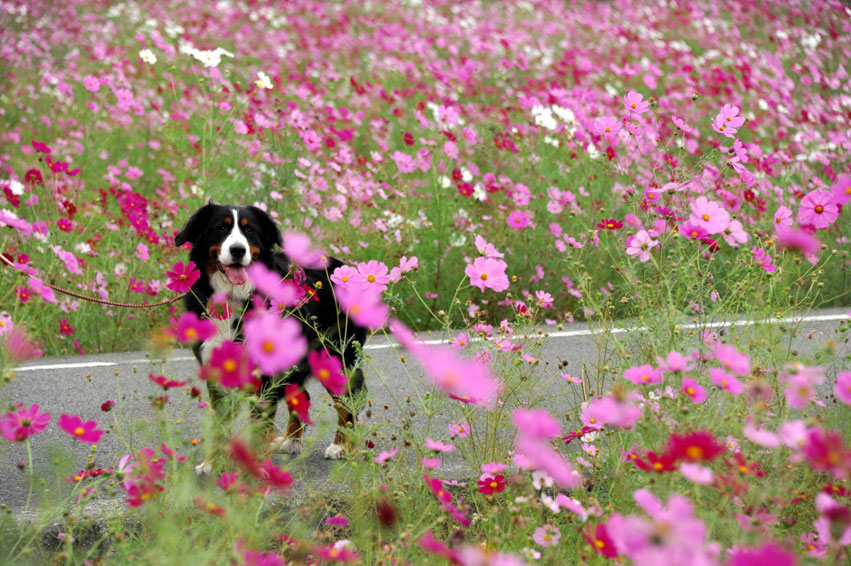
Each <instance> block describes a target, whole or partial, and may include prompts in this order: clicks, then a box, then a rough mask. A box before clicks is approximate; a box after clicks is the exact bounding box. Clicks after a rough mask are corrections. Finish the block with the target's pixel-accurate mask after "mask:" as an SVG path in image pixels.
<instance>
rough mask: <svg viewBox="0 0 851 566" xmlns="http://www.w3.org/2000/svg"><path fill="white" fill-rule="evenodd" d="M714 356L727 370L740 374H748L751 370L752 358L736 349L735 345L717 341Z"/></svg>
mask: <svg viewBox="0 0 851 566" xmlns="http://www.w3.org/2000/svg"><path fill="white" fill-rule="evenodd" d="M712 355H713V357H714V358H715V359H716V361H717V362H718V363H719V364H720V365H721V367H723V368H724V369H725V370H727V371H730V372H733V373H734V374H736V375H739V376H742V377H744V376H746V375H748V374H749V373H750V372H751V360H750V357H748V355H747V354H742V353H740V352H739V351H738V350H736V347H735V346H728V345H726V344H723V343H720V342H719V343H717V344H716V345H715V349H714V350H713V352H712Z"/></svg>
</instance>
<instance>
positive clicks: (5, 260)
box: [0, 254, 186, 309]
mask: <svg viewBox="0 0 851 566" xmlns="http://www.w3.org/2000/svg"><path fill="white" fill-rule="evenodd" d="M0 260H3V263H5V264H6V265H8V266H9V267H15V264H14V263H12V262H11V261H10V260H9V259H8V258H7V257H6V256H4V255H3V254H0ZM44 286H45V287H50V288H51V289H53V290H54V291H59V292H60V293H62V294H64V295H68V296H70V297H75V298H77V299H82V300H84V301H89V302H92V303H99V304H101V305H109V306H111V307H125V308H142V309H144V308H149V307H159V306H162V305H170V304H172V303H176V302H177V301H179V300H180V299H182V298H183V297H185V296H186V294H183V295H179V296H177V297H175V298H173V299H169V300H167V301H160V302H158V303H141V304H139V303H116V302H114V301H107V300H106V299H99V298H97V297H90V296H88V295H82V294H80V293H77V292H75V291H69V290H68V289H63V288H62V287H57V286H56V285H52V284H50V283H47V282H45V283H44Z"/></svg>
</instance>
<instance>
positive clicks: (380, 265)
mask: <svg viewBox="0 0 851 566" xmlns="http://www.w3.org/2000/svg"><path fill="white" fill-rule="evenodd" d="M387 272H388V268H387V266H386V265H385V264H384V262H381V261H377V260H374V259H373V260H370V261H368V262H366V263H359V264H358V275H360V277H358V278H357V280H356V281H355V285H357V286H359V287H361V288H364V287H367V288H372V289H375V290H376V291H378V292H379V293H380V292H381V291H384V290H385V289H387V284H388V283H389V282H390V276H389V275H388V273H387Z"/></svg>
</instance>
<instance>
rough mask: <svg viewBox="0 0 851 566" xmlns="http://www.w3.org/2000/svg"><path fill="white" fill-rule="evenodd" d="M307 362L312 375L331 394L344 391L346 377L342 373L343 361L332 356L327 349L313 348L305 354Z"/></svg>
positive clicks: (346, 381) (339, 393) (340, 393)
mask: <svg viewBox="0 0 851 566" xmlns="http://www.w3.org/2000/svg"><path fill="white" fill-rule="evenodd" d="M307 364H308V365H309V366H310V371H311V373H312V374H313V376H314V377H315V378H316V379H318V380H319V382H320V383H322V385H324V386H325V389H327V390H328V391H330V392H331V394H332V395H342V394H343V393H345V392H346V387H347V385H348V379H347V378H346V374H345V373H343V362H341V361H340V358H338V357H337V356H332V355H331V354H329V353H328V351H327V350H320V351H316V350H313V351H312V352H310V353H309V354H308V355H307Z"/></svg>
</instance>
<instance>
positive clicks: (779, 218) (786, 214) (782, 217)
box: [774, 206, 793, 228]
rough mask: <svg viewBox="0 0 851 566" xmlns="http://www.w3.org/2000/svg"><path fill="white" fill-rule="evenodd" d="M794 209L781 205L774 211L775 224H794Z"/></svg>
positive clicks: (786, 225)
mask: <svg viewBox="0 0 851 566" xmlns="http://www.w3.org/2000/svg"><path fill="white" fill-rule="evenodd" d="M792 223H793V222H792V211H791V210H789V209H788V208H786V207H785V206H780V207H778V208H777V210H776V211H775V212H774V225H775V226H776V227H778V228H779V227H781V226H783V227H786V228H788V227H790V226H792Z"/></svg>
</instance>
